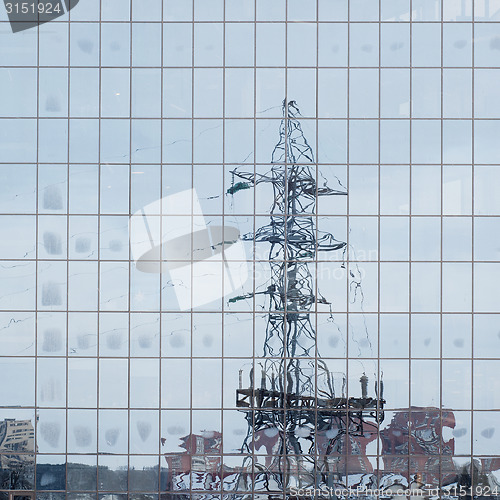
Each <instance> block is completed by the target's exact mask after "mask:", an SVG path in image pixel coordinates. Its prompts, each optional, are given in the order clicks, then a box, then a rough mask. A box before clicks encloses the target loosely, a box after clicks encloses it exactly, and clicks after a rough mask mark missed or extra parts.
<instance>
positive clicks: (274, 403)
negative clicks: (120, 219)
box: [228, 101, 378, 488]
mask: <svg viewBox="0 0 500 500" xmlns="http://www.w3.org/2000/svg"><path fill="white" fill-rule="evenodd" d="M283 111H284V113H283V114H284V116H283V119H282V121H281V125H280V138H279V142H278V144H277V145H276V147H275V148H274V151H273V155H272V167H271V169H270V170H269V171H268V172H267V173H265V174H254V173H250V172H242V171H240V170H234V171H233V184H232V186H231V188H230V189H229V190H228V193H230V194H234V193H236V192H237V191H239V190H241V189H247V188H249V187H251V186H257V185H258V184H260V183H267V184H271V185H272V188H273V194H274V197H273V201H272V207H271V210H270V222H269V224H268V225H266V226H263V227H260V228H258V229H257V230H256V231H255V233H253V234H246V235H244V237H243V239H245V240H253V241H255V242H266V243H269V244H270V250H269V264H270V269H271V277H270V280H269V282H268V286H267V288H266V289H265V290H263V291H257V292H256V293H258V294H261V293H263V294H266V295H268V297H269V314H268V322H267V327H266V337H265V344H264V360H263V363H260V364H261V366H262V373H261V377H260V385H259V387H257V385H256V383H255V382H256V380H255V379H256V377H254V372H253V370H252V372H251V373H250V387H249V388H248V389H243V388H242V387H241V382H240V389H239V390H238V391H237V404H238V407H240V408H248V410H246V419H247V421H248V424H249V429H248V435H247V439H246V441H245V444H244V447H243V448H245V447H246V448H247V449H248V450H249V451H250V447H249V445H250V444H251V443H255V441H256V439H258V438H259V436H258V433H260V432H261V431H268V435H269V431H271V430H273V431H276V433H277V434H275V436H276V439H275V442H274V445H273V455H274V456H275V458H274V459H273V460H272V461H271V463H269V464H267V465H268V466H267V471H266V472H265V473H266V474H267V475H268V476H269V475H270V476H272V477H273V478H274V480H275V482H276V485H277V487H279V488H286V487H287V486H290V485H291V484H292V483H291V481H290V479H291V476H294V480H293V481H294V484H298V485H300V486H301V487H303V486H308V485H314V484H315V483H316V480H315V479H314V478H315V476H316V475H317V474H316V471H318V469H321V467H317V466H316V464H315V459H314V454H315V449H314V447H315V440H314V438H315V432H316V431H318V430H322V429H323V430H324V429H328V428H332V426H334V427H335V428H336V429H338V430H339V431H340V432H338V433H337V435H336V436H335V437H332V439H331V442H330V443H328V446H327V450H330V452H331V451H333V450H334V449H335V447H336V442H337V439H338V436H339V435H341V434H342V433H345V432H346V429H347V428H348V427H352V425H351V424H354V429H355V430H356V432H362V425H363V420H364V411H365V409H368V410H369V412H371V414H372V416H374V415H375V413H374V411H373V410H374V409H377V405H378V402H377V401H376V400H374V399H372V398H368V396H367V390H366V385H365V388H364V390H363V397H362V398H357V399H355V398H350V399H348V398H347V397H346V396H345V393H344V391H343V390H342V394H335V383H334V382H335V381H334V380H333V375H332V374H331V373H329V371H328V369H327V367H326V364H325V363H324V362H322V361H321V359H318V360H317V361H316V362H315V360H314V359H312V358H313V357H314V356H315V355H316V354H317V352H316V333H315V329H314V327H313V325H312V322H311V310H312V309H313V306H315V304H316V303H328V302H327V301H326V299H325V298H323V297H322V296H319V294H316V292H315V289H314V281H313V277H312V275H311V271H310V265H311V264H312V261H313V260H314V259H315V257H316V253H317V251H318V250H323V251H334V250H342V249H345V246H346V244H345V243H344V242H342V241H338V240H336V239H335V238H334V236H333V235H332V234H331V233H328V232H321V231H318V230H317V228H316V220H315V219H316V201H317V197H318V196H331V195H346V194H347V192H346V190H345V189H344V188H343V186H342V185H341V184H340V183H339V189H332V188H330V187H328V186H327V185H326V183H324V184H323V185H321V186H320V185H318V183H317V180H316V165H315V164H314V156H313V152H312V149H311V147H310V146H309V144H308V142H307V140H306V138H305V136H304V133H303V131H302V128H301V124H300V122H299V120H298V116H300V113H299V110H298V108H297V107H296V104H295V102H294V101H291V102H288V103H287V104H285V103H284V106H283ZM235 180H237V182H235ZM251 295H252V294H249V295H246V296H244V297H237V298H236V299H232V301H237V300H239V299H243V298H246V297H250V296H251ZM320 379H321V380H322V381H323V384H322V385H323V387H322V389H321V390H320V388H319V385H320V382H319V380H320ZM343 382H344V384H345V379H344V380H343ZM344 384H343V386H344ZM352 406H354V407H356V408H357V411H356V412H352V414H351V413H350V412H348V411H347V410H348V408H350V407H352ZM318 408H324V411H323V410H321V411H318ZM301 438H305V439H306V441H304V439H301ZM304 444H306V445H307V447H308V448H309V450H306V453H304V450H303V449H302V446H303V445H304ZM309 452H312V453H309ZM327 453H328V452H327ZM306 462H307V464H306ZM307 469H309V470H307ZM265 481H266V482H269V480H268V478H266V480H265Z"/></svg>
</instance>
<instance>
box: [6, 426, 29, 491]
mask: <svg viewBox="0 0 500 500" xmlns="http://www.w3.org/2000/svg"><path fill="white" fill-rule="evenodd" d="M34 453H35V429H34V427H33V423H32V422H31V420H16V419H14V418H6V419H4V420H3V421H1V422H0V488H1V489H8V490H12V489H18V490H27V489H32V488H33V481H34V465H35V455H34Z"/></svg>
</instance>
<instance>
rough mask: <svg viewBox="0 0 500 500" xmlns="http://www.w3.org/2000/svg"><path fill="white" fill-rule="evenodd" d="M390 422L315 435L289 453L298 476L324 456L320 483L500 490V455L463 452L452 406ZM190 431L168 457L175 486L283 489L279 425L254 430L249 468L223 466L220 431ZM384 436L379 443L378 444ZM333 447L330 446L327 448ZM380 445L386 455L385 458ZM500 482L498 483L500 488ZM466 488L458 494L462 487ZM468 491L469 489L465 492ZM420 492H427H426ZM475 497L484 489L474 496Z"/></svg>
mask: <svg viewBox="0 0 500 500" xmlns="http://www.w3.org/2000/svg"><path fill="white" fill-rule="evenodd" d="M386 418H387V421H386V423H385V425H384V426H383V428H382V425H380V424H377V423H375V422H372V423H369V424H367V425H366V427H365V432H364V433H363V435H354V434H353V435H350V434H349V432H347V433H340V432H339V437H338V440H337V441H336V446H335V448H332V447H331V441H332V435H333V434H334V433H335V429H329V430H328V431H319V432H317V433H316V435H313V434H311V435H310V436H309V442H310V444H311V448H310V450H309V453H304V454H303V455H301V456H296V457H290V456H288V457H286V459H287V460H289V462H288V463H289V464H292V467H290V471H291V473H292V475H295V476H296V477H299V476H300V474H303V473H304V470H305V469H307V468H308V464H311V465H310V466H311V468H312V467H314V463H315V464H316V470H318V467H317V464H318V463H319V462H323V463H324V464H326V465H325V466H324V467H322V470H323V471H324V473H323V474H322V476H321V477H318V481H317V484H316V487H325V486H327V487H335V488H346V487H349V488H358V487H365V488H368V489H370V488H372V489H375V488H380V489H383V490H384V491H385V493H386V494H387V497H388V498H398V493H397V491H398V490H399V489H400V488H405V489H408V488H409V489H412V490H418V489H420V490H425V489H430V488H441V489H442V495H443V496H444V497H457V496H462V497H471V495H470V493H471V492H472V493H473V492H474V491H475V490H474V491H471V490H470V488H471V487H472V488H473V489H474V488H476V489H477V488H480V490H481V491H485V489H486V488H489V491H490V492H491V494H490V496H497V497H498V492H500V481H499V479H498V477H499V473H500V459H497V458H481V459H474V460H472V461H471V460H470V457H469V458H467V457H456V456H455V439H454V438H453V437H452V438H450V439H446V438H445V437H444V436H445V435H446V433H445V432H444V430H445V429H448V430H453V429H454V428H455V426H456V421H455V415H454V412H453V411H451V410H443V411H440V410H439V409H437V408H421V407H410V408H408V409H400V410H396V411H393V412H387V413H386ZM203 434H204V435H199V434H190V435H187V436H184V437H182V438H181V441H182V444H181V445H180V446H181V448H183V449H184V450H185V451H184V452H182V453H176V454H167V455H165V457H164V460H165V461H164V466H165V467H166V471H165V474H166V476H167V478H168V479H166V481H165V483H164V484H165V487H166V490H167V491H171V492H179V493H180V492H182V491H189V489H190V488H191V489H192V490H205V491H217V490H219V491H220V490H221V487H223V488H224V490H223V491H229V490H233V491H235V492H236V491H238V492H241V494H242V495H243V492H245V491H252V490H253V491H255V492H269V493H273V494H278V493H279V491H280V489H279V485H278V482H277V481H276V480H275V479H274V478H275V476H276V475H277V474H278V473H279V471H278V470H273V467H276V465H277V464H279V460H277V459H276V458H277V456H279V455H280V443H281V440H280V438H279V436H278V433H276V432H273V429H264V430H261V431H259V432H258V433H255V434H254V436H253V443H252V445H253V446H252V449H253V454H252V456H251V457H249V459H248V460H246V461H243V466H241V467H228V466H224V465H221V463H220V455H219V456H216V455H217V454H218V453H220V452H219V449H220V448H219V446H220V439H221V438H222V436H221V434H220V433H218V432H213V433H203ZM377 441H378V443H377ZM327 450H329V453H328V454H327V453H325V452H326V451H327ZM377 450H378V456H379V458H378V460H377V457H376V455H377ZM495 488H496V489H495ZM457 492H458V493H457ZM460 492H461V495H460ZM495 492H497V493H495ZM417 495H419V497H420V498H423V497H426V496H427V495H425V494H422V493H419V494H417ZM472 496H475V497H478V496H481V495H478V494H476V495H472Z"/></svg>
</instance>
